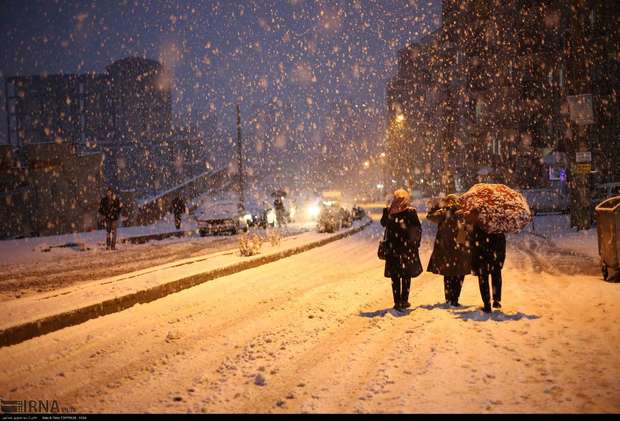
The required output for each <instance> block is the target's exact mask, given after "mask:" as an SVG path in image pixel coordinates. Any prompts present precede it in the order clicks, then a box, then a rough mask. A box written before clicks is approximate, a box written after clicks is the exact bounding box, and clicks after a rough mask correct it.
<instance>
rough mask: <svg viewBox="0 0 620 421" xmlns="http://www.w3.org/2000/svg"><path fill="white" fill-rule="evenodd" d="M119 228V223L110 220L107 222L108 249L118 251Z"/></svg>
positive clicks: (106, 239) (106, 238)
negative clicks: (117, 233)
mask: <svg viewBox="0 0 620 421" xmlns="http://www.w3.org/2000/svg"><path fill="white" fill-rule="evenodd" d="M117 227H118V221H110V220H109V219H106V220H105V230H106V237H105V246H106V249H110V248H111V249H112V250H115V249H116V229H117Z"/></svg>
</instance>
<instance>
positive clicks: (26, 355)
mask: <svg viewBox="0 0 620 421" xmlns="http://www.w3.org/2000/svg"><path fill="white" fill-rule="evenodd" d="M424 229H425V237H424V243H423V247H422V253H421V254H422V260H423V263H424V264H426V262H428V258H429V255H430V251H431V244H432V239H433V235H434V233H433V231H432V228H431V227H430V226H429V225H427V224H426V223H425V224H424ZM380 236H381V229H380V227H379V226H378V224H376V223H375V224H373V226H372V227H370V228H368V229H366V230H365V231H363V232H362V233H360V234H356V235H354V236H352V237H348V238H346V239H343V240H339V241H336V242H333V243H330V244H328V245H326V246H324V247H319V248H317V249H313V250H311V251H308V252H305V253H302V254H299V255H296V256H293V257H290V258H287V259H283V260H280V261H277V262H274V263H271V264H267V265H264V266H261V267H259V268H255V269H251V270H248V271H244V272H240V273H238V274H235V275H231V276H226V277H222V278H219V279H216V280H213V281H211V282H207V283H205V284H201V285H199V286H196V287H193V288H190V289H187V290H184V291H181V292H179V293H176V294H172V295H169V296H167V297H165V298H163V299H160V300H157V301H154V302H151V303H148V304H144V305H136V306H134V307H132V308H130V309H128V310H125V311H122V312H119V313H115V314H112V315H108V316H105V317H101V318H98V319H94V320H90V321H88V322H86V323H83V324H81V325H78V326H73V327H70V328H66V329H63V330H60V331H57V332H54V333H52V334H48V335H45V336H41V337H38V338H35V339H32V340H28V341H26V342H23V343H21V344H18V345H14V346H10V347H4V348H0V396H2V397H3V398H5V399H36V400H38V399H48V400H51V399H57V400H58V401H59V403H60V405H61V406H72V407H74V408H75V409H76V410H77V411H78V412H187V411H191V412H304V411H308V412H487V411H488V412H618V411H620V353H618V349H620V329H618V320H620V310H619V307H618V305H617V303H618V302H619V301H620V284H611V283H606V282H603V281H602V280H601V279H600V274H599V271H598V265H597V261H596V260H595V259H593V258H592V257H589V256H585V255H571V254H569V253H567V252H565V251H561V250H559V249H556V248H555V247H554V246H553V245H552V244H550V243H549V242H548V241H546V240H544V239H542V238H539V237H535V236H531V235H520V236H515V237H512V238H509V248H508V259H507V266H506V269H505V270H504V289H503V300H502V301H503V305H504V308H503V309H502V311H501V312H495V313H494V314H493V315H492V316H491V317H489V316H486V315H484V314H483V313H481V312H480V310H479V306H480V304H481V301H480V296H479V292H478V285H477V281H476V279H475V278H474V277H472V276H468V277H467V278H466V280H465V285H464V287H463V293H462V297H461V300H460V301H461V303H462V304H463V305H464V307H463V308H460V309H450V308H446V307H445V305H444V304H442V303H441V302H442V301H443V283H442V281H441V278H440V277H439V276H436V275H433V274H430V273H424V274H423V275H422V276H420V277H419V278H416V279H415V280H414V281H413V285H412V294H411V298H410V302H411V303H412V305H413V307H412V311H410V312H409V313H408V314H399V313H396V312H394V311H393V310H391V309H390V308H391V306H392V302H391V291H390V284H389V280H387V279H385V278H383V266H382V262H381V261H379V260H378V259H377V258H376V246H377V242H378V239H379V238H380Z"/></svg>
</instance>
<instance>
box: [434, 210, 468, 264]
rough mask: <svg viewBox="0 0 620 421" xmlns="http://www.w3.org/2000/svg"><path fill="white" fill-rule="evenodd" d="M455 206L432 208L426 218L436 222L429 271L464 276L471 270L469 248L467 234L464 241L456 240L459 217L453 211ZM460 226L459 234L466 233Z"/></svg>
mask: <svg viewBox="0 0 620 421" xmlns="http://www.w3.org/2000/svg"><path fill="white" fill-rule="evenodd" d="M456 210H457V208H456V207H452V208H433V209H431V210H430V211H429V212H428V214H427V215H426V219H428V220H429V221H431V222H434V223H436V224H437V225H438V226H437V235H436V236H435V245H434V247H433V253H432V254H431V259H430V260H429V262H428V268H427V269H426V270H427V271H429V272H432V273H436V274H438V275H443V276H465V275H467V274H469V273H470V272H471V250H470V244H469V238H468V237H469V235H467V236H466V237H465V239H464V240H465V241H464V242H461V243H459V242H457V235H458V234H459V224H458V223H459V218H458V217H457V216H456V214H455V213H454V212H455V211H456ZM464 229H465V227H464V226H463V225H462V226H461V231H462V232H461V236H463V235H466V233H465V231H463V230H464Z"/></svg>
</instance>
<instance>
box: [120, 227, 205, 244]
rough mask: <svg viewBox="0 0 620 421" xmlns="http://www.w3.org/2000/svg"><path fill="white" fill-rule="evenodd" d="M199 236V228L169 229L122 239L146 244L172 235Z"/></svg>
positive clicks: (122, 240)
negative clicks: (187, 229)
mask: <svg viewBox="0 0 620 421" xmlns="http://www.w3.org/2000/svg"><path fill="white" fill-rule="evenodd" d="M194 236H198V229H195V230H189V231H168V232H161V233H157V234H146V235H137V236H134V237H126V238H122V239H121V241H120V242H121V243H131V244H144V243H146V242H148V241H151V240H157V241H161V240H165V239H166V238H170V237H179V238H180V237H194Z"/></svg>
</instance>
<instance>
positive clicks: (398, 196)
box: [381, 189, 422, 310]
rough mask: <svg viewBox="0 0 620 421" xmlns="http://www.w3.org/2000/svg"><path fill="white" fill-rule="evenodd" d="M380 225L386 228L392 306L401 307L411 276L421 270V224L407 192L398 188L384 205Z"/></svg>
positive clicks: (406, 294) (407, 292)
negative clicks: (386, 205) (386, 204)
mask: <svg viewBox="0 0 620 421" xmlns="http://www.w3.org/2000/svg"><path fill="white" fill-rule="evenodd" d="M381 225H382V226H384V227H385V229H386V236H385V238H386V243H385V255H386V258H385V271H384V275H385V277H386V278H391V279H392V295H393V297H394V308H395V309H396V310H403V309H405V308H408V307H410V306H411V304H409V288H410V286H411V278H415V277H416V276H418V275H420V273H422V263H421V262H420V256H419V253H418V249H419V247H420V240H421V238H422V226H421V225H420V220H419V219H418V214H417V212H416V210H415V209H414V208H413V207H411V204H410V195H409V193H408V192H407V191H406V190H403V189H398V190H396V191H395V192H394V198H393V199H392V202H391V204H390V206H389V208H388V207H386V208H384V209H383V216H382V217H381Z"/></svg>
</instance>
